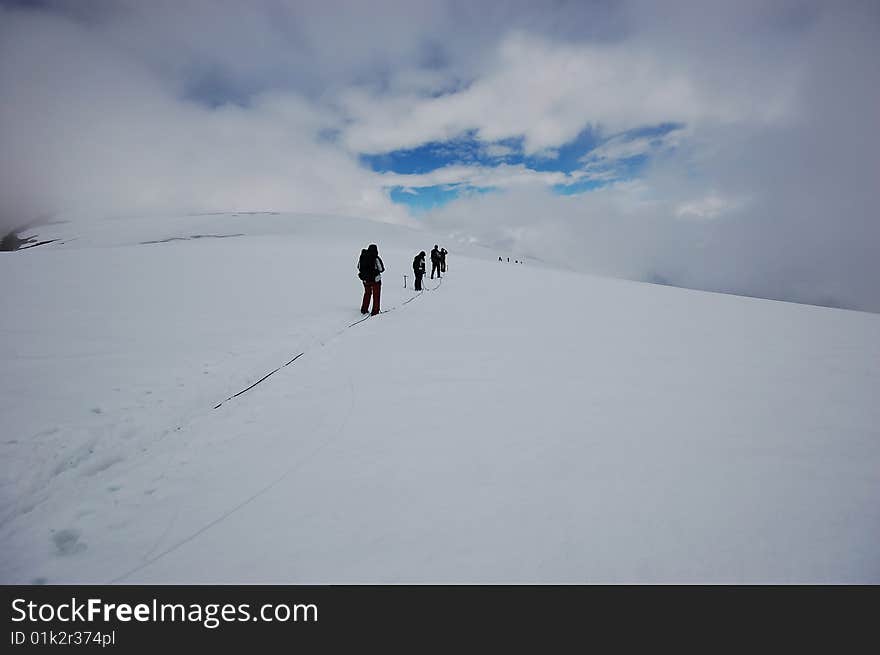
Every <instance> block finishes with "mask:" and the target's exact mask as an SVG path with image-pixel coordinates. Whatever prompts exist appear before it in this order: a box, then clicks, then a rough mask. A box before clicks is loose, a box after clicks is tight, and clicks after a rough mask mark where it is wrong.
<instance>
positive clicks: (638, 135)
mask: <svg viewBox="0 0 880 655" xmlns="http://www.w3.org/2000/svg"><path fill="white" fill-rule="evenodd" d="M682 127H683V125H681V124H677V123H662V124H659V125H650V126H644V127H639V128H636V129H632V130H628V131H626V132H622V133H619V134H614V135H611V136H604V137H603V136H600V134H599V133H598V132H597V131H596V130H595V129H594V128H592V127H587V128H585V129H584V130H582V131H581V132H580V133H579V134H578V135H577V136H576V137H575V138H574V139H572V140H571V141H569V142H568V143H565V144H563V145H562V146H560V147H559V148H556V149H554V150H553V151H551V152H548V153H547V156H535V155H529V156H526V155H524V154H523V139H522V137H515V138H509V139H503V140H500V141H494V142H484V141H481V140H480V139H479V138H478V137H477V133H476V132H475V131H471V132H468V133H466V134H464V135H462V136H460V137H458V138H456V139H451V140H449V141H431V142H429V143H425V144H423V145H420V146H418V147H417V148H406V149H400V150H393V151H391V152H386V153H381V154H363V155H361V156H360V161H361V163H362V164H363V165H364V166H366V167H368V168H370V169H371V170H373V171H376V172H378V173H394V174H397V175H424V174H427V173H430V172H432V171H435V170H438V169H440V168H444V167H446V166H456V165H457V166H473V167H482V168H494V167H496V166H498V165H500V164H508V165H522V166H525V167H526V168H528V169H530V170H533V171H537V172H554V173H566V174H571V173H574V172H576V171H578V170H581V169H583V168H584V167H585V166H587V165H588V164H589V165H590V167H591V172H593V173H596V172H603V173H606V174H607V176H605V177H603V179H581V180H578V181H576V182H573V183H572V184H556V185H553V186H552V187H551V189H552V190H553V192H554V193H557V194H560V195H573V194H577V193H584V192H587V191H593V190H595V189H598V188H601V187H603V186H607V185H608V184H610V183H611V182H613V181H621V180H629V179H633V178H635V177H638V176H639V175H641V174H642V173H643V172H644V169H645V167H646V166H647V164H648V162H649V161H650V157H651V152H650V149H653V148H656V147H659V146H660V144H661V143H662V139H663V137H665V136H666V135H667V134H669V133H670V132H673V131H675V130H678V129H681V128H682ZM636 140H643V141H644V140H647V141H648V142H649V145H648V146H646V147H648V149H649V150H648V151H647V152H644V153H639V154H635V155H631V156H629V157H622V158H620V159H607V158H602V159H596V158H593V159H592V160H591V157H590V154H589V153H591V152H593V151H594V150H596V148H599V147H600V146H602V145H603V144H606V143H608V142H609V141H615V142H617V143H620V144H626V143H630V142H633V141H636ZM487 190H491V189H486V188H483V189H478V188H475V187H473V186H471V185H469V184H467V183H466V182H463V183H460V184H443V185H435V186H429V187H418V188H409V187H404V186H395V187H393V188H392V189H391V199H392V201H394V202H396V203H399V204H403V205H406V206H407V207H409V208H410V209H411V210H413V211H414V212H424V211H428V210H430V209H434V208H436V207H441V206H443V205H445V204H446V203H448V202H450V201H452V200H454V199H456V198H458V197H460V196H461V195H462V194H464V193H473V192H477V193H484V192H486V191H487Z"/></svg>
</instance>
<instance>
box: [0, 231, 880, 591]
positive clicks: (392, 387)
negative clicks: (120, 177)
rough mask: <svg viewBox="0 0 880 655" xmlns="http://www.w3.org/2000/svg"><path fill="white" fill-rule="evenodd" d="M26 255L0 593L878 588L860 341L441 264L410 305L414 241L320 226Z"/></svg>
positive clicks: (808, 327) (6, 456)
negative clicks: (380, 309)
mask: <svg viewBox="0 0 880 655" xmlns="http://www.w3.org/2000/svg"><path fill="white" fill-rule="evenodd" d="M195 235H214V238H209V237H205V236H202V237H201V238H191V237H193V236H195ZM227 235H229V236H227ZM231 235H240V236H231ZM55 237H58V238H60V239H62V241H60V242H58V243H54V244H50V245H48V246H42V247H40V248H34V249H31V250H28V251H22V252H18V253H0V255H2V256H0V275H2V279H3V281H4V293H5V298H6V303H5V304H6V306H5V308H4V312H3V314H2V318H0V330H2V334H3V337H4V338H3V342H2V345H0V364H2V371H3V372H2V378H0V391H2V395H0V411H2V416H3V422H2V434H0V458H2V462H3V465H2V471H0V475H2V478H0V552H2V554H3V555H2V559H0V582H4V583H28V582H33V581H36V582H48V583H105V582H126V583H163V582H170V583H220V582H232V583H252V582H253V583H346V582H874V583H876V582H880V549H878V544H880V428H878V426H880V405H878V403H877V391H878V363H880V316H877V315H873V314H865V313H858V312H849V311H841V310H833V309H826V308H818V307H811V306H801V305H794V304H788V303H780V302H772V301H764V300H756V299H749V298H741V297H734V296H724V295H719V294H711V293H703V292H695V291H688V290H683V289H675V288H669V287H661V286H654V285H647V284H640V283H634V282H625V281H618V280H610V279H601V278H595V277H589V276H585V275H580V274H576V273H569V272H562V271H556V270H552V269H547V268H540V267H537V266H535V265H532V264H526V265H516V264H513V263H510V264H508V263H507V262H504V263H501V262H498V261H497V256H496V255H495V254H493V253H489V252H485V251H482V250H481V249H478V248H469V247H465V246H461V245H459V244H450V243H449V242H448V241H447V242H446V243H445V245H446V246H447V247H448V248H449V249H450V251H451V255H450V262H449V263H450V271H449V274H448V275H447V276H446V277H445V278H444V279H443V282H442V285H440V286H439V287H437V288H434V287H435V285H436V284H437V281H436V280H435V281H434V282H431V281H430V280H427V284H426V286H427V287H428V288H429V289H431V290H430V291H426V292H424V293H423V294H421V295H419V296H415V295H414V293H413V292H412V291H411V290H408V289H404V288H403V280H402V275H403V274H404V273H407V274H409V266H410V262H411V260H412V257H413V255H414V254H415V253H416V252H418V250H420V249H424V250H426V251H428V250H429V249H430V247H431V246H432V245H433V244H434V243H438V242H439V241H438V240H437V237H434V236H431V235H427V234H424V233H420V232H417V231H414V230H408V229H405V228H400V227H396V226H392V225H383V224H376V223H371V222H368V221H358V220H343V219H337V218H329V217H314V216H290V215H279V216H274V215H256V216H246V215H240V216H235V215H220V216H198V217H192V216H190V217H168V218H164V219H160V218H152V219H149V220H140V221H138V220H127V221H116V222H102V223H95V224H92V225H89V226H86V227H83V226H81V225H73V224H62V225H56V226H52V227H51V228H50V229H47V230H45V231H41V233H40V238H55ZM217 237H225V238H217ZM168 238H176V239H178V240H174V241H167V242H160V243H142V242H145V241H162V240H164V239H168ZM369 242H376V243H377V244H379V248H380V252H381V253H382V256H383V259H384V261H385V264H386V266H387V268H388V272H387V274H386V276H385V284H384V289H383V305H384V307H385V308H393V311H390V312H389V313H386V314H382V315H380V316H378V317H375V318H370V319H368V320H366V321H364V322H362V323H359V324H357V325H354V326H352V327H350V328H349V327H347V326H348V325H350V324H351V323H353V322H355V321H357V320H358V319H360V313H359V311H358V305H359V302H360V293H361V291H360V284H359V281H358V280H357V279H356V277H355V272H354V267H355V262H356V259H357V255H358V253H359V250H360V248H362V247H364V246H365V245H366V244H367V243H369ZM410 282H411V278H410ZM410 286H411V284H410ZM407 301H408V302H407ZM405 302H406V304H404V303H405ZM299 353H304V354H303V355H302V356H301V357H299V359H297V360H296V361H295V362H293V363H292V364H290V365H289V366H287V367H283V368H281V369H280V370H278V371H277V372H276V373H274V374H273V375H271V376H270V377H269V378H267V379H266V380H264V381H263V382H261V383H260V384H258V385H257V386H255V387H254V388H253V389H251V390H250V391H248V392H246V393H244V394H242V395H240V396H238V397H236V398H233V399H231V400H229V401H228V402H226V403H224V404H223V405H221V406H220V407H219V408H218V409H213V408H214V406H215V405H217V404H218V403H219V402H221V401H223V400H224V399H226V398H228V397H229V396H231V395H233V394H235V393H236V392H238V391H240V390H242V389H244V388H246V387H247V386H249V385H250V384H252V383H254V382H255V381H257V380H259V379H260V378H262V377H263V376H264V375H265V374H266V373H269V372H270V371H272V370H273V369H276V368H277V367H279V366H281V365H282V364H284V363H285V362H288V361H290V359H291V358H293V357H294V356H296V355H297V354H299Z"/></svg>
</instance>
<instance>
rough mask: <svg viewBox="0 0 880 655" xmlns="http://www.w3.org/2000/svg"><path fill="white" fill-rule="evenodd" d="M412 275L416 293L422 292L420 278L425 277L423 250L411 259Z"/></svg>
mask: <svg viewBox="0 0 880 655" xmlns="http://www.w3.org/2000/svg"><path fill="white" fill-rule="evenodd" d="M413 273H415V276H416V291H421V290H422V278H423V277H425V251H424V250H423V251H422V252H420V253H419V254H418V255H416V256H415V259H413Z"/></svg>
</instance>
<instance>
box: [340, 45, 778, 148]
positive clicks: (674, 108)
mask: <svg viewBox="0 0 880 655" xmlns="http://www.w3.org/2000/svg"><path fill="white" fill-rule="evenodd" d="M768 82H769V80H768ZM792 84H793V77H792V76H790V75H780V76H779V77H778V78H776V79H775V80H773V82H772V84H769V83H768V84H766V85H764V84H762V85H761V88H757V89H747V91H749V92H748V93H745V92H743V91H742V90H741V89H739V88H733V89H730V90H726V91H725V90H724V89H723V88H720V89H719V88H714V86H713V87H712V88H707V87H705V86H704V85H701V83H700V80H699V78H698V76H696V75H690V74H689V71H688V70H687V69H683V68H680V67H677V66H674V65H671V64H669V63H666V62H664V60H663V58H662V56H661V57H658V56H657V53H655V52H652V49H651V47H650V46H647V45H634V44H631V43H625V44H624V43H621V44H602V45H573V44H568V43H566V44H562V43H554V42H552V41H549V40H547V39H543V38H538V37H534V36H531V35H528V34H523V33H514V34H510V35H508V36H507V37H506V38H504V39H503V40H502V41H501V42H500V43H499V46H498V50H497V52H496V56H495V58H494V60H493V62H492V64H491V65H490V66H489V67H488V68H487V70H485V71H483V74H482V75H481V76H480V77H479V78H478V79H477V80H476V81H475V82H473V83H472V84H471V85H470V86H469V87H468V88H467V89H465V90H463V91H461V92H459V93H455V94H451V95H444V96H440V97H436V98H431V97H427V98H426V97H421V96H416V95H409V96H407V95H396V96H391V97H389V96H387V95H384V94H381V93H378V94H377V93H374V92H371V91H369V90H366V89H351V90H349V91H348V92H346V93H345V94H344V96H343V99H342V104H343V107H344V108H345V110H346V112H347V114H348V116H349V117H350V119H351V121H352V122H351V124H350V125H349V126H348V128H347V130H346V133H345V141H346V143H347V144H348V146H349V148H351V149H352V150H354V151H359V152H387V151H391V150H396V149H402V148H412V147H415V146H417V145H419V144H421V143H424V142H427V141H443V140H447V139H451V138H455V137H456V136H459V135H460V134H462V133H464V132H466V131H469V130H474V131H476V132H477V134H478V136H479V137H480V138H481V139H483V140H486V141H498V140H502V139H505V138H511V137H518V136H524V148H525V151H526V153H527V154H534V153H538V152H541V151H543V150H546V149H552V148H556V147H558V146H560V145H562V144H564V143H566V142H568V141H570V140H571V139H573V138H574V137H575V136H577V134H578V133H579V132H580V131H581V130H582V129H583V128H584V127H585V126H586V125H587V124H592V125H594V126H596V127H598V128H600V129H602V130H605V131H609V132H611V133H613V132H616V131H621V130H626V129H630V128H633V127H638V126H641V125H646V124H658V123H664V122H681V123H690V124H697V123H704V122H709V123H734V122H735V123H758V124H761V123H766V122H768V121H776V120H779V119H780V118H781V117H784V116H785V115H786V112H787V111H788V105H787V103H788V101H789V100H790V98H791V93H792V91H791V85H792ZM759 95H760V96H761V101H760V102H756V97H757V96H759Z"/></svg>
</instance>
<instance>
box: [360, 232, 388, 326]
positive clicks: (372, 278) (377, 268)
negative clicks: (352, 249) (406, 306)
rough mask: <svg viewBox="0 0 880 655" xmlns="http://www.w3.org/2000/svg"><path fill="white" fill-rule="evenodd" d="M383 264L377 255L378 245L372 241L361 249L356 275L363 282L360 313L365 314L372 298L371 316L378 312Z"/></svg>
mask: <svg viewBox="0 0 880 655" xmlns="http://www.w3.org/2000/svg"><path fill="white" fill-rule="evenodd" d="M384 271H385V264H384V263H383V262H382V258H381V257H379V247H378V246H377V245H376V244H375V243H373V244H370V247H369V248H367V249H366V250H361V256H360V259H359V260H358V277H359V278H360V279H361V282H363V283H364V299H363V301H362V302H361V314H366V313H367V311H368V309H369V306H370V298H371V297H372V299H373V311H372V312H370V313H371V314H372V315H373V316H375V315H376V314H378V313H379V296H380V295H381V293H382V273H383V272H384Z"/></svg>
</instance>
